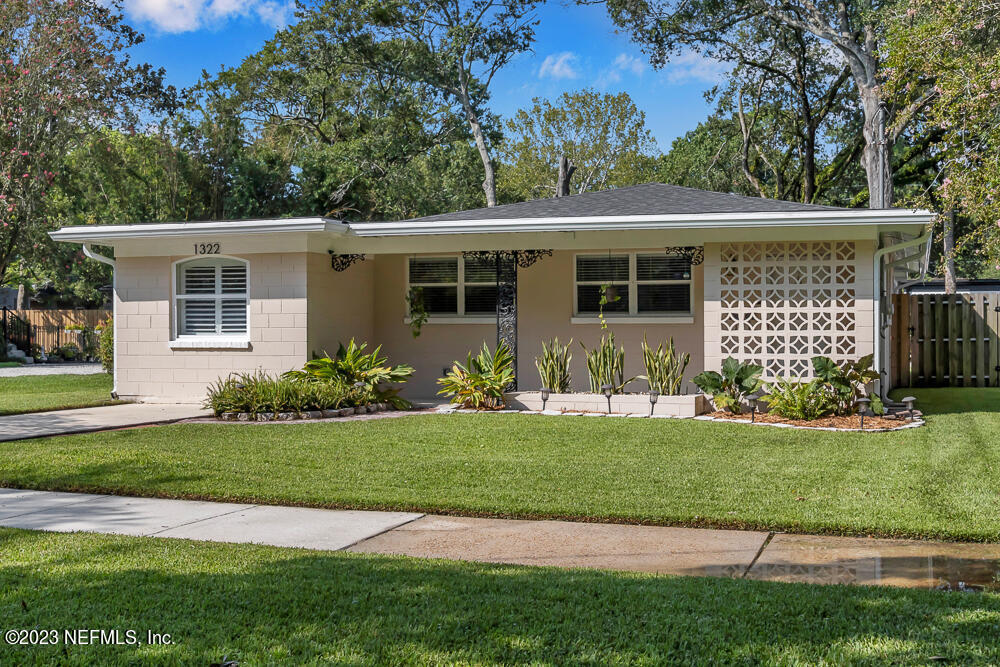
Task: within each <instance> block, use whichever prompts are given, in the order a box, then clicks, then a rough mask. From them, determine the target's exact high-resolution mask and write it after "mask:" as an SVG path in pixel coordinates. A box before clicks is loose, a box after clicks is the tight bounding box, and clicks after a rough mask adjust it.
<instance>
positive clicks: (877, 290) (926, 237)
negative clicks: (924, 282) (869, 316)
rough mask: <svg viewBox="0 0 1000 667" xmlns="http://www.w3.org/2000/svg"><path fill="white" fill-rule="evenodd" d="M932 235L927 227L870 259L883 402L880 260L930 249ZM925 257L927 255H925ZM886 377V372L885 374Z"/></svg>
mask: <svg viewBox="0 0 1000 667" xmlns="http://www.w3.org/2000/svg"><path fill="white" fill-rule="evenodd" d="M932 233H933V228H932V227H930V226H928V228H927V231H925V232H924V233H923V234H921V235H920V236H918V237H917V238H915V239H912V240H910V241H904V242H903V243H897V244H896V245H891V246H886V247H885V248H879V249H878V250H876V251H875V255H874V257H873V259H872V269H873V276H872V278H873V281H874V290H873V293H874V297H875V298H874V303H875V359H874V364H873V366H874V367H875V370H876V371H878V373H879V383H878V384H879V396H880V397H881V398H882V400H883V401H884V400H885V399H886V389H887V387H886V385H888V384H889V383H888V377H887V378H886V381H885V382H883V381H882V379H881V378H882V373H883V369H882V285H881V283H882V258H883V257H885V256H886V255H887V254H889V253H891V252H897V251H899V250H906V249H907V248H913V247H915V246H918V245H921V244H923V243H926V244H927V246H928V247H930V241H931V236H932ZM925 257H927V255H926V254H925ZM926 271H927V267H926V266H925V267H924V272H926ZM886 375H887V376H888V372H886Z"/></svg>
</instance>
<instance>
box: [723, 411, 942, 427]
mask: <svg viewBox="0 0 1000 667" xmlns="http://www.w3.org/2000/svg"><path fill="white" fill-rule="evenodd" d="M705 417H706V418H711V419H713V420H724V421H731V422H746V423H750V422H751V420H752V421H753V422H754V423H756V424H771V425H775V426H777V425H782V426H795V427H796V428H815V429H829V430H837V431H860V430H862V421H861V417H860V416H859V415H849V416H845V417H836V416H830V417H820V418H818V419H808V420H806V419H787V418H785V417H779V416H778V415H772V414H770V413H767V412H758V413H756V414H755V415H750V414H747V413H743V414H734V413H732V412H725V411H721V410H720V411H716V412H711V413H709V414H707V415H705ZM923 424H924V421H923V419H921V418H919V417H917V418H916V419H914V420H912V421H907V420H905V419H900V418H897V417H889V416H885V417H874V416H872V417H865V418H864V424H863V430H865V431H872V432H885V431H895V430H898V429H903V428H913V427H915V426H923Z"/></svg>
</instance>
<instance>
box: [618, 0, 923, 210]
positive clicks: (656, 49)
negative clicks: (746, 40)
mask: <svg viewBox="0 0 1000 667" xmlns="http://www.w3.org/2000/svg"><path fill="white" fill-rule="evenodd" d="M886 1H888V0H886ZM882 4H883V3H882V2H880V1H879V0H687V1H685V2H678V1H676V0H649V1H648V2H635V1H634V0H608V8H609V11H610V14H611V17H612V19H613V20H614V21H615V23H617V24H618V25H619V26H622V27H624V28H626V29H627V30H628V31H629V32H630V33H631V34H632V36H633V38H634V39H635V40H636V41H638V42H639V43H641V44H642V45H643V46H644V48H645V49H646V50H647V51H648V53H649V55H650V58H651V61H652V63H653V64H654V65H656V66H662V65H663V64H665V63H666V62H667V61H668V60H669V58H670V56H671V55H673V54H675V53H677V52H679V51H680V50H682V49H685V48H689V49H694V50H696V51H699V52H701V53H703V54H705V55H707V56H709V57H713V58H717V59H720V60H727V61H732V60H735V59H738V53H739V51H740V49H739V46H738V44H739V31H740V30H741V29H742V28H744V27H745V25H746V24H747V23H748V22H751V21H759V20H766V21H769V22H770V23H772V24H773V25H775V26H781V27H783V28H790V29H794V30H797V31H799V32H800V33H803V34H811V35H813V36H815V37H816V38H818V39H819V40H821V41H822V42H823V43H824V44H826V45H828V46H829V48H831V49H832V50H834V51H835V52H837V53H839V54H840V56H841V57H842V58H843V59H844V60H845V61H846V63H847V66H848V68H849V69H850V73H851V77H852V79H853V81H854V87H855V90H856V92H857V96H858V101H859V103H860V106H861V109H862V115H863V124H862V134H863V137H864V149H863V153H862V157H861V163H862V166H863V167H864V170H865V173H866V176H867V180H868V190H869V205H870V206H871V207H872V208H886V207H889V206H891V204H892V200H893V178H892V162H891V156H892V152H893V147H894V145H895V143H896V141H897V139H899V137H900V136H901V134H902V132H903V130H904V129H905V128H906V127H907V126H908V125H909V124H910V122H911V121H912V120H913V118H914V116H915V115H916V114H917V113H918V112H919V111H920V109H922V108H923V107H924V106H925V105H926V104H927V103H928V102H929V101H930V100H931V98H932V97H933V95H934V91H933V89H927V88H926V87H923V86H917V85H915V86H913V87H911V88H910V89H908V90H906V91H901V92H902V94H901V95H900V96H899V97H897V98H888V97H887V96H886V95H885V94H884V91H883V87H882V85H883V83H884V80H883V73H882V71H881V69H880V66H881V61H880V55H879V49H880V46H881V41H882V38H883V33H884V27H883V25H882V23H881V22H880V13H881V9H882V6H881V5H882ZM775 34H777V31H776V32H775ZM769 41H770V40H769Z"/></svg>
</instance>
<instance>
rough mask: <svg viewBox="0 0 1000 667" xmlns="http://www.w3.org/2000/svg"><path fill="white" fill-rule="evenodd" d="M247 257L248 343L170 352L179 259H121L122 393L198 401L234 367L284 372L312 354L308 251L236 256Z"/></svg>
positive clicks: (118, 298)
mask: <svg viewBox="0 0 1000 667" xmlns="http://www.w3.org/2000/svg"><path fill="white" fill-rule="evenodd" d="M234 256H236V257H239V258H240V259H246V260H248V261H249V263H250V264H249V278H250V306H249V326H250V348H249V349H245V350H243V349H238V350H230V349H222V350H212V349H183V350H182V349H171V348H170V346H169V341H170V339H171V336H172V335H173V323H172V315H173V311H172V309H173V304H172V301H171V299H172V295H173V288H174V287H173V286H174V282H173V281H174V277H173V263H174V262H175V261H177V260H181V259H189V258H188V257H123V258H120V259H118V291H117V294H116V295H115V299H116V307H117V313H118V323H117V325H118V326H117V330H118V371H117V385H118V394H119V395H120V396H121V397H123V398H126V399H140V400H143V401H148V402H181V401H185V402H193V401H200V400H201V399H202V398H203V397H204V395H205V389H206V387H208V385H210V384H211V383H213V382H215V381H216V380H217V379H218V378H219V377H220V376H226V375H228V374H229V373H230V372H232V371H254V370H257V369H262V370H264V371H268V372H273V373H280V372H284V371H286V370H289V369H291V368H296V367H299V366H301V365H302V363H303V362H305V360H306V359H307V354H308V344H307V289H306V287H307V285H306V253H261V254H244V255H234Z"/></svg>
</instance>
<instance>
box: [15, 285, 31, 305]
mask: <svg viewBox="0 0 1000 667" xmlns="http://www.w3.org/2000/svg"><path fill="white" fill-rule="evenodd" d="M27 302H28V294H27V291H26V290H25V289H24V283H22V284H20V285H18V286H17V303H15V304H14V310H27V309H28V303H27Z"/></svg>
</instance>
